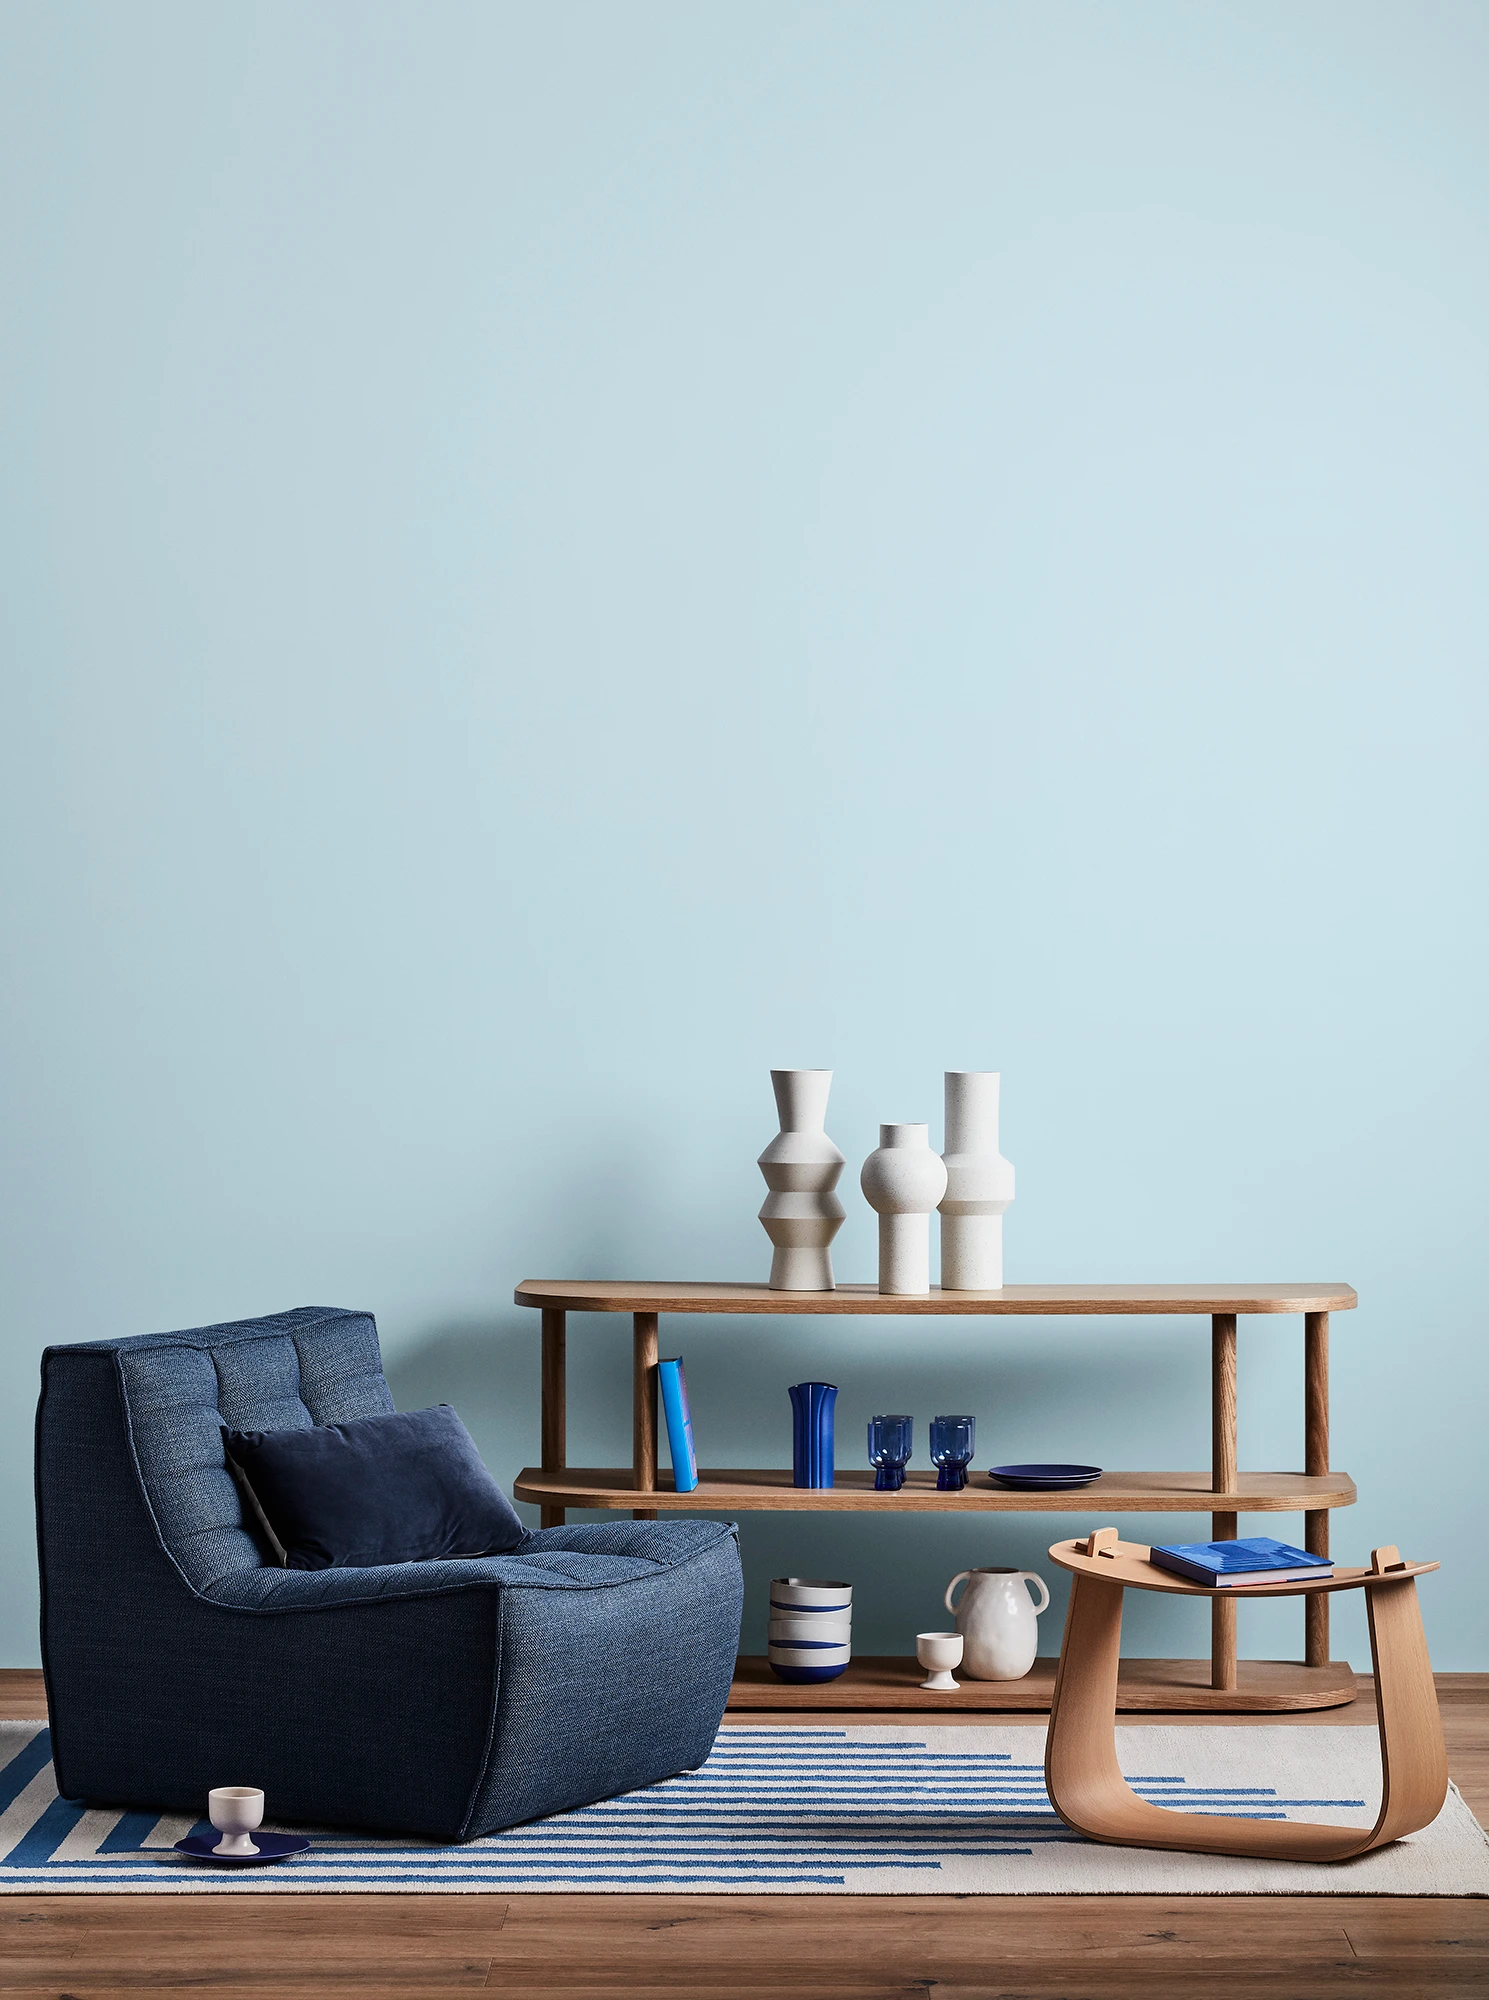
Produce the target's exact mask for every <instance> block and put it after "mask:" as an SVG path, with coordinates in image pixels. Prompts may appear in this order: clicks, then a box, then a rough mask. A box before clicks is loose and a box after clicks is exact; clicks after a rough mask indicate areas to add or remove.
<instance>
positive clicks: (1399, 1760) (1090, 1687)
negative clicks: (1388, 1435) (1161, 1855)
mask: <svg viewBox="0 0 1489 2000" xmlns="http://www.w3.org/2000/svg"><path fill="white" fill-rule="evenodd" d="M1104 1532H1105V1533H1106V1534H1107V1535H1109V1536H1110V1537H1111V1545H1112V1546H1115V1544H1116V1535H1115V1531H1114V1530H1112V1529H1107V1530H1105V1531H1104ZM1098 1540H1099V1537H1098V1536H1097V1535H1093V1536H1092V1537H1091V1541H1092V1543H1093V1544H1095V1543H1097V1542H1098ZM1089 1552H1090V1554H1091V1555H1093V1556H1095V1555H1097V1554H1098V1553H1099V1551H1098V1549H1097V1548H1095V1547H1092V1548H1091V1549H1090V1551H1089ZM1397 1561H1399V1558H1397V1555H1396V1551H1395V1550H1394V1549H1378V1550H1376V1552H1375V1555H1374V1556H1373V1558H1372V1568H1371V1571H1370V1573H1369V1574H1370V1584H1369V1586H1368V1587H1367V1590H1366V1595H1367V1597H1368V1600H1369V1611H1370V1653H1371V1659H1372V1662H1373V1664H1374V1668H1375V1686H1376V1700H1377V1703H1378V1706H1379V1716H1380V1749H1381V1765H1382V1770H1383V1773H1384V1778H1385V1790H1384V1795H1383V1797H1382V1800H1381V1808H1380V1814H1379V1817H1378V1818H1377V1820H1376V1822H1375V1825H1374V1826H1373V1827H1372V1828H1371V1829H1370V1830H1369V1831H1368V1832H1365V1831H1363V1830H1361V1829H1360V1828H1358V1827H1344V1826H1319V1825H1316V1824H1311V1823H1310V1824H1302V1823H1299V1822H1297V1821H1294V1822H1292V1823H1290V1824H1289V1823H1284V1822H1282V1821H1279V1820H1236V1819H1225V1818H1221V1817H1219V1816H1212V1815H1210V1814H1208V1813H1206V1814H1200V1813H1181V1812H1170V1811H1169V1810H1168V1809H1167V1808H1166V1807H1164V1806H1155V1805H1150V1804H1149V1803H1148V1802H1147V1800H1146V1799H1140V1798H1138V1797H1137V1795H1136V1793H1135V1792H1133V1791H1132V1789H1131V1788H1130V1787H1129V1785H1128V1783H1127V1781H1126V1779H1125V1778H1124V1777H1123V1776H1122V1771H1121V1767H1120V1765H1119V1764H1118V1762H1117V1747H1116V1737H1115V1729H1116V1717H1117V1663H1118V1656H1119V1654H1120V1651H1121V1644H1122V1590H1123V1582H1122V1580H1121V1579H1120V1578H1119V1577H1117V1576H1113V1577H1112V1578H1111V1579H1110V1580H1108V1579H1107V1578H1105V1577H1103V1576H1099V1575H1093V1574H1089V1573H1085V1572H1081V1573H1078V1574H1077V1575H1076V1576H1075V1579H1074V1583H1073V1586H1072V1589H1071V1593H1070V1609H1069V1611H1068V1613H1067V1614H1066V1619H1065V1637H1064V1640H1063V1641H1062V1643H1061V1647H1060V1666H1059V1671H1058V1673H1057V1675H1056V1677H1055V1698H1054V1703H1053V1706H1052V1709H1051V1712H1050V1727H1049V1736H1048V1739H1047V1742H1046V1747H1045V1757H1044V1776H1045V1784H1046V1786H1047V1788H1048V1791H1049V1796H1050V1803H1051V1804H1052V1805H1053V1806H1054V1808H1055V1811H1056V1812H1057V1813H1059V1815H1060V1817H1061V1819H1063V1820H1064V1821H1065V1823H1066V1825H1067V1826H1070V1827H1073V1828H1074V1830H1075V1831H1076V1832H1077V1833H1083V1834H1085V1836H1086V1837H1087V1839H1088V1840H1104V1841H1108V1842H1111V1843H1113V1844H1115V1845H1117V1846H1121V1847H1165V1848H1177V1849H1180V1850H1182V1851H1184V1852H1187V1853H1195V1854H1239V1855H1244V1856H1247V1857H1249V1858H1252V1859H1265V1860H1273V1861H1347V1860H1349V1859H1351V1858H1352V1857H1353V1856H1354V1855H1357V1854H1368V1853H1369V1852H1370V1850H1371V1849H1372V1848H1375V1847H1383V1846H1385V1844H1386V1843H1387V1842H1388V1841H1392V1840H1399V1839H1400V1838H1401V1836H1402V1835H1403V1834H1407V1833H1415V1832H1417V1831H1418V1830H1419V1829H1420V1828H1421V1827H1424V1826H1427V1825H1429V1824H1430V1823H1431V1822H1432V1821H1433V1820H1434V1819H1436V1817H1437V1815H1438V1813H1439V1812H1440V1811H1441V1810H1442V1803H1443V1800H1444V1799H1445V1798H1446V1797H1447V1790H1448V1761H1447V1752H1446V1750H1445V1748H1444V1745H1443V1736H1442V1720H1441V1717H1440V1716H1439V1714H1438V1708H1437V1691H1436V1689H1435V1688H1434V1686H1433V1683H1432V1663H1431V1661H1430V1660H1429V1659H1428V1656H1427V1641H1426V1637H1425V1635H1424V1634H1423V1631H1422V1613H1421V1608H1420V1606H1419V1605H1418V1603H1417V1585H1416V1576H1415V1574H1413V1575H1410V1576H1404V1577H1400V1578H1395V1577H1392V1576H1391V1575H1390V1574H1389V1571H1390V1567H1391V1565H1392V1563H1394V1562H1397Z"/></svg>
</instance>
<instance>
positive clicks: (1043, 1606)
mask: <svg viewBox="0 0 1489 2000" xmlns="http://www.w3.org/2000/svg"><path fill="white" fill-rule="evenodd" d="M1019 1575H1020V1576H1021V1577H1022V1578H1023V1580H1024V1582H1025V1583H1037V1584H1038V1585H1039V1600H1040V1601H1039V1602H1038V1604H1036V1605H1035V1607H1034V1616H1035V1617H1036V1618H1037V1617H1038V1616H1039V1614H1040V1612H1041V1611H1048V1610H1049V1608H1050V1593H1049V1587H1048V1585H1047V1584H1046V1583H1045V1580H1044V1578H1043V1577H1042V1576H1036V1575H1035V1574H1034V1572H1033V1570H1032V1569H1021V1570H1020V1571H1019Z"/></svg>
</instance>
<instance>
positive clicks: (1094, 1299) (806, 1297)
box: [513, 1278, 1358, 1315]
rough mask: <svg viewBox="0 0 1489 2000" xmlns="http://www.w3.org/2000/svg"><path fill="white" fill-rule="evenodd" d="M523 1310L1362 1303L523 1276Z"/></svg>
mask: <svg viewBox="0 0 1489 2000" xmlns="http://www.w3.org/2000/svg"><path fill="white" fill-rule="evenodd" d="M513 1296H514V1297H515V1299H516V1301H517V1303H518V1305H520V1306H547V1307H549V1308H551V1309H556V1310H558V1311H561V1312H592V1313H638V1312H640V1313H645V1312H667V1313H871V1314H872V1313H882V1314H891V1315H904V1314H912V1315H913V1314H945V1313H968V1314H977V1315H987V1314H1024V1313H1036V1314H1040V1313H1048V1314H1071V1313H1088V1314H1100V1313H1109V1314H1112V1315H1123V1314H1127V1313H1203V1314H1210V1313H1324V1312H1348V1311H1349V1310H1350V1309H1351V1308H1352V1307H1353V1306H1354V1305H1356V1304H1357V1303H1358V1301H1357V1299H1356V1297H1355V1293H1354V1289H1353V1287H1352V1286H1350V1285H1344V1284H1333V1283H1328V1284H1326V1283H1318V1284H1309V1285H1005V1286H1004V1287H1003V1289H1002V1290H1001V1291H996V1292H943V1291H942V1290H941V1289H940V1287H939V1286H933V1287H932V1288H931V1290H930V1291H929V1292H925V1293H921V1294H919V1295H915V1296H910V1297H905V1296H902V1295H899V1294H889V1293H884V1292H881V1291H880V1290H879V1289H878V1287H877V1286H875V1285H839V1286H838V1287H837V1289H836V1290H835V1291H831V1292H773V1291H771V1290H770V1288H769V1287H768V1286H766V1285H730V1284H694V1283H691V1282H689V1281H686V1280H679V1281H677V1282H676V1283H671V1284H668V1283H663V1282H661V1281H658V1280H652V1279H648V1280H645V1281H638V1280H631V1279H601V1278H568V1279H563V1278H525V1279H524V1280H523V1281H522V1283H521V1284H520V1285H519V1286H518V1287H517V1290H516V1292H515V1293H514V1294H513Z"/></svg>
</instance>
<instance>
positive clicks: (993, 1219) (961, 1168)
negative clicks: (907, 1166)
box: [941, 1069, 1013, 1292]
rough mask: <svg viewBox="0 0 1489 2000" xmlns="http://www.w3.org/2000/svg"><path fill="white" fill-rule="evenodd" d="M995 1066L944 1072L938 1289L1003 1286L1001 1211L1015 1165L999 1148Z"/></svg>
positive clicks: (1009, 1195)
mask: <svg viewBox="0 0 1489 2000" xmlns="http://www.w3.org/2000/svg"><path fill="white" fill-rule="evenodd" d="M999 1081H1000V1077H999V1072H998V1071H997V1070H983V1069H949V1070H947V1072H946V1154H945V1160H946V1193H945V1195H944V1197H943V1198H942V1202H941V1289H942V1291H943V1292H996V1291H999V1290H1001V1289H1002V1285H1003V1211H1004V1209H1006V1208H1007V1206H1008V1204H1009V1203H1010V1202H1011V1201H1012V1200H1013V1168H1012V1167H1011V1166H1010V1165H1009V1164H1008V1162H1007V1160H1005V1159H1004V1157H1003V1155H1002V1154H1001V1153H1000V1152H999V1151H998V1085H999Z"/></svg>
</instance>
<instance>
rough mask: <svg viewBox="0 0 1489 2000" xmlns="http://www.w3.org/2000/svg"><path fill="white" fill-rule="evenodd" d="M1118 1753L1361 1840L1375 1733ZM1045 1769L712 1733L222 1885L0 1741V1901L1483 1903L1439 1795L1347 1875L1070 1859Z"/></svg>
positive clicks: (862, 1733)
mask: <svg viewBox="0 0 1489 2000" xmlns="http://www.w3.org/2000/svg"><path fill="white" fill-rule="evenodd" d="M1117 1735H1118V1750H1119V1754H1120V1756H1121V1759H1122V1768H1123V1770H1124V1771H1125V1772H1127V1773H1128V1774H1129V1782H1130V1783H1131V1785H1132V1786H1133V1788H1134V1790H1135V1791H1137V1792H1138V1793H1139V1794H1140V1795H1141V1796H1142V1797H1144V1798H1149V1799H1153V1800H1155V1801H1158V1802H1160V1803H1163V1804H1169V1803H1172V1804H1174V1805H1176V1806H1177V1805H1182V1806H1184V1807H1185V1808H1187V1809H1188V1810H1189V1811H1192V1812H1217V1813H1238V1814H1244V1815H1246V1816H1248V1817H1250V1818H1254V1819H1322V1820H1332V1821H1335V1822H1337V1823H1338V1824H1340V1825H1346V1826H1353V1825H1364V1826H1369V1825H1370V1824H1372V1823H1373V1821H1374V1817H1375V1811H1376V1802H1377V1800H1378V1797H1379V1789H1380V1773H1379V1765H1378V1757H1377V1749H1376V1736H1375V1731H1374V1730H1373V1729H1370V1728H1311V1729H1310V1728H1278V1727H1275V1726H1274V1727H1270V1728H1269V1727H1257V1728H1214V1727H1209V1728H1206V1727H1196V1728H1179V1729H1173V1728H1168V1729H1164V1728H1150V1729H1122V1730H1119V1731H1118V1732H1117ZM1043 1757H1044V1730H1043V1728H1042V1727H1027V1726H1015V1727H1007V1728H1002V1727H988V1726H967V1727H963V1726H961V1725H936V1726H933V1727H930V1728H922V1729H919V1730H916V1729H913V1728H906V1729H901V1728H858V1729H853V1728H844V1729H826V1728H816V1727H810V1728H791V1727H784V1728H770V1727H765V1728H761V1727H739V1728H736V1727H729V1728H726V1729H725V1730H724V1731H723V1732H722V1733H721V1734H720V1736H719V1739H718V1741H717V1743H716V1744H715V1746H714V1749H713V1753H712V1755H711V1756H710V1757H709V1760H708V1762H707V1763H706V1764H705V1765H704V1766H703V1768H702V1770H700V1771H695V1772H690V1773H688V1774H686V1775H684V1776H682V1777H677V1778H670V1779H668V1780H667V1782H666V1783H665V1784H660V1785H654V1786H652V1787H651V1788H650V1789H649V1790H647V1791H644V1792H633V1793H630V1794H629V1795H628V1796H627V1797H625V1798H619V1799H609V1800H606V1801H605V1802H604V1803H603V1804H600V1805H593V1806H585V1807H583V1808H582V1809H581V1810H579V1811H577V1812H570V1813H563V1814H560V1815H558V1816H557V1817H555V1818H553V1819H546V1820H539V1821H535V1822H533V1823H532V1824H530V1825H528V1826H520V1827H513V1828H511V1829H509V1830H508V1831H507V1832H505V1833H498V1834H493V1835H491V1836H490V1837H489V1838H487V1839H484V1840H476V1841H471V1842H470V1843H469V1844H468V1845H465V1846H461V1847H437V1846H431V1845H430V1844H429V1843H427V1842H424V1841H417V1840H409V1839H396V1838H395V1839H384V1840H376V1839H369V1838H367V1837H365V1836H360V1835H352V1834H338V1833H336V1832H334V1831H326V1832H316V1831H314V1830H313V1829H306V1830H307V1831H310V1832H311V1834H312V1843H313V1844H312V1846H311V1848H310V1850H309V1852H308V1853H305V1854H301V1855H297V1856H295V1857H294V1858H293V1859H291V1860H289V1861H284V1862H280V1863H277V1864H276V1865H275V1866H273V1867H266V1868H254V1869H247V1870H241V1871H229V1870H228V1869H225V1868H216V1867H211V1866H202V1865H201V1864H199V1863H193V1862H190V1861H187V1860H184V1859H183V1858H182V1857H181V1856H180V1855H178V1854H176V1853H175V1852H174V1851H173V1848H174V1843H175V1842H176V1841H178V1840H180V1839H182V1838H183V1837H184V1836H185V1835H186V1834H188V1833H191V1832H193V1831H195V1832H199V1833H204V1832H206V1831H208V1827H207V1822H206V1821H205V1820H198V1821H195V1822H193V1821H191V1820H190V1819H187V1818H185V1817H183V1816H181V1815H178V1814H167V1815H165V1816H163V1817H162V1816H160V1815H157V1814H155V1813H150V1812H122V1813H121V1812H119V1811H115V1810H110V1811H97V1810H89V1809H87V1808H85V1807H83V1806H80V1805H74V1804H70V1803H69V1802H67V1801H66V1800H63V1799H59V1798H58V1796H57V1792H56V1786H55V1784H54V1782H53V1778H52V1767H51V1763H50V1742H49V1739H48V1734H47V1731H46V1729H45V1727H44V1726H42V1725H41V1724H39V1723H34V1722H12V1723H5V1724H0V1889H4V1890H8V1891H11V1892H13V1893H18V1892H26V1893H29V1894H36V1893H38V1892H43V1893H51V1892H54V1891H62V1892H70V1893H88V1892H90V1891H91V1892H95V1893H97V1892H109V1893H117V1892H118V1891H120V1890H126V1891H140V1892H162V1891H166V1892H169V1891H176V1892H190V1893H203V1892H205V1893H207V1894H210V1895H234V1894H237V1895H242V1894H245V1893H249V1894H260V1895H262V1894H268V1895H286V1894H291V1895H292V1894H300V1893H305V1892H307V1891H308V1892H334V1891H338V1890H340V1891H354V1892H356V1893H359V1894H366V1893H367V1892H369V1891H376V1890H386V1891H396V1892H400V1893H404V1894H407V1893H410V1892H423V1893H448V1892H451V1891H459V1892H470V1891H489V1892H493V1893H497V1894H517V1893H522V1892H532V1891H535V1890H551V1891H561V1892H567V1893H573V1892H574V1891H576V1890H593V1891H597V1892H601V1893H604V1894H632V1895H634V1894H653V1895H655V1894H672V1893H682V1894H711V1895H718V1894H721V1893H723V1894H727V1893H730V1892H739V1893H747V1894H755V1895H758V1894H761V1893H765V1894H772V1893H774V1894H787V1895H790V1894H796V1895H803V1894H805V1895H824V1894H825V1895H832V1894H845V1893H846V1894H850V1895H906V1894H917V1895H924V1894H940V1895H969V1894H970V1895H1019V1894H1023V1895H1050V1894H1060V1893H1065V1894H1085V1895H1111V1894H1121V1893H1124V1892H1130V1893H1134V1894H1154V1893H1164V1892H1168V1893H1172V1894H1200V1895H1202V1894H1215V1895H1221V1894H1240V1893H1257V1892H1266V1891H1278V1892H1285V1893H1288V1894H1298V1893H1300V1892H1301V1893H1309V1892H1314V1893H1329V1892H1331V1891H1332V1892H1336V1893H1348V1894H1352V1895H1357V1894H1377V1895H1379V1894H1384V1895H1439V1896H1441V1895H1454V1896H1463V1895H1484V1894H1489V1842H1486V1840H1485V1836H1484V1834H1483V1833H1482V1832H1481V1831H1480V1829H1479V1827H1478V1825H1477V1823H1476V1822H1475V1820H1474V1819H1473V1817H1472V1815H1471V1814H1470V1813H1469V1811H1468V1808H1467V1807H1466V1806H1465V1805H1464V1804H1463V1801H1462V1800H1461V1799H1460V1798H1459V1797H1458V1795H1457V1793H1456V1792H1454V1793H1453V1794H1452V1795H1451V1796H1450V1797H1449V1800H1448V1803H1447V1806H1446V1807H1445V1808H1444V1811H1443V1813H1442V1816H1441V1817H1440V1818H1439V1819H1438V1820H1437V1822H1436V1823H1435V1824H1434V1825H1433V1826H1431V1827H1429V1828H1428V1829H1427V1830H1426V1831H1425V1832H1423V1833H1420V1834H1417V1835H1414V1836H1413V1837H1412V1838H1411V1839H1410V1840H1407V1841H1402V1842H1399V1843H1398V1844H1397V1845H1396V1846H1395V1847H1392V1848H1387V1849H1385V1850H1384V1851H1383V1852H1381V1853H1379V1854H1374V1855H1367V1856H1366V1857H1365V1858H1364V1859H1363V1860H1360V1861H1354V1862H1348V1863H1345V1864H1343V1865H1339V1866H1334V1867H1321V1866H1318V1865H1308V1864H1305V1863H1299V1862H1273V1863H1269V1862H1255V1861H1241V1860H1232V1859H1228V1858H1227V1857H1225V1856H1200V1855H1184V1854H1164V1853H1158V1852H1154V1851H1152V1850H1148V1849H1141V1850H1140V1849H1134V1848H1121V1847H1103V1846H1097V1845H1095V1844H1093V1843H1091V1842H1088V1841H1085V1840H1082V1839H1081V1838H1080V1837H1079V1836H1078V1835H1076V1834H1073V1833H1071V1832H1070V1830H1069V1828H1068V1827H1066V1826H1065V1825H1064V1824H1063V1823H1062V1822H1061V1820H1060V1819H1059V1818H1058V1817H1057V1816H1056V1815H1055V1813H1054V1812H1053V1811H1052V1810H1051V1807H1050V1803H1049V1800H1048V1798H1047V1797H1046V1795H1045V1789H1044V1774H1043ZM233 1775H234V1776H237V1775H238V1774H233ZM247 1775H250V1776H251V1774H247ZM269 1803H270V1808H271V1810H272V1806H273V1801H272V1799H271V1800H270V1802H269Z"/></svg>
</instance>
